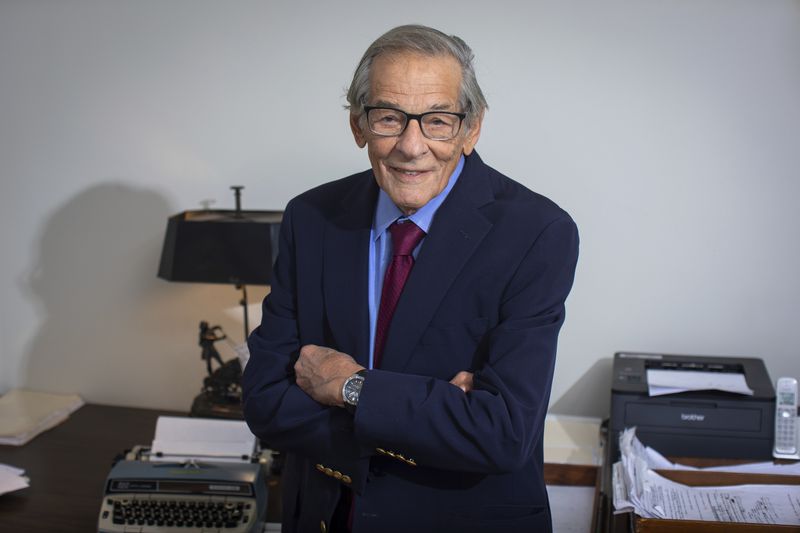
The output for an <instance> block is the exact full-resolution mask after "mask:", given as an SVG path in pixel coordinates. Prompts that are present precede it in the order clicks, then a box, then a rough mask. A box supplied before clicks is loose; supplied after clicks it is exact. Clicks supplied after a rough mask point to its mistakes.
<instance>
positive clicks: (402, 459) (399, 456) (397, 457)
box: [394, 453, 406, 462]
mask: <svg viewBox="0 0 800 533" xmlns="http://www.w3.org/2000/svg"><path fill="white" fill-rule="evenodd" d="M394 458H395V459H400V460H401V461H403V462H405V460H406V458H405V457H403V456H402V455H400V454H399V453H398V454H397V455H395V456H394Z"/></svg>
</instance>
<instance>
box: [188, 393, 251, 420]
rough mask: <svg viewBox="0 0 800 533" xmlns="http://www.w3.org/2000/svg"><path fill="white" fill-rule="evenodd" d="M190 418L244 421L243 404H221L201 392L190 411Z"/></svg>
mask: <svg viewBox="0 0 800 533" xmlns="http://www.w3.org/2000/svg"><path fill="white" fill-rule="evenodd" d="M189 416H193V417H197V418H227V419H229V420H244V414H243V413H242V404H241V402H239V403H233V402H220V401H219V400H217V399H216V398H214V397H212V396H211V395H209V394H207V393H205V392H201V393H200V394H198V395H197V396H196V397H195V399H194V401H193V402H192V408H191V410H190V411H189Z"/></svg>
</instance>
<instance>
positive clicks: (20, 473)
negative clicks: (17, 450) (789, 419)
mask: <svg viewBox="0 0 800 533" xmlns="http://www.w3.org/2000/svg"><path fill="white" fill-rule="evenodd" d="M24 474H25V471H24V470H22V469H21V468H15V467H13V466H10V465H4V464H0V494H5V493H6V492H13V491H15V490H19V489H24V488H26V487H28V486H29V485H30V480H29V479H28V478H26V477H25V476H24Z"/></svg>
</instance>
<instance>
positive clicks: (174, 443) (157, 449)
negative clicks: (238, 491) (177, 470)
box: [150, 416, 256, 462]
mask: <svg viewBox="0 0 800 533" xmlns="http://www.w3.org/2000/svg"><path fill="white" fill-rule="evenodd" d="M255 447H256V438H255V436H254V435H253V434H252V433H251V432H250V429H249V428H248V427H247V424H246V423H245V422H244V421H239V420H216V419H209V418H184V417H174V416H160V417H158V422H156V434H155V437H154V438H153V444H152V446H151V448H150V460H151V461H171V462H186V461H192V460H193V461H197V462H203V461H216V462H219V461H237V462H249V461H250V458H251V457H252V455H253V452H254V451H255Z"/></svg>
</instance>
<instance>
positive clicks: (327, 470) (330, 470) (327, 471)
mask: <svg viewBox="0 0 800 533" xmlns="http://www.w3.org/2000/svg"><path fill="white" fill-rule="evenodd" d="M325 475H326V476H332V475H333V469H332V468H328V467H325Z"/></svg>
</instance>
